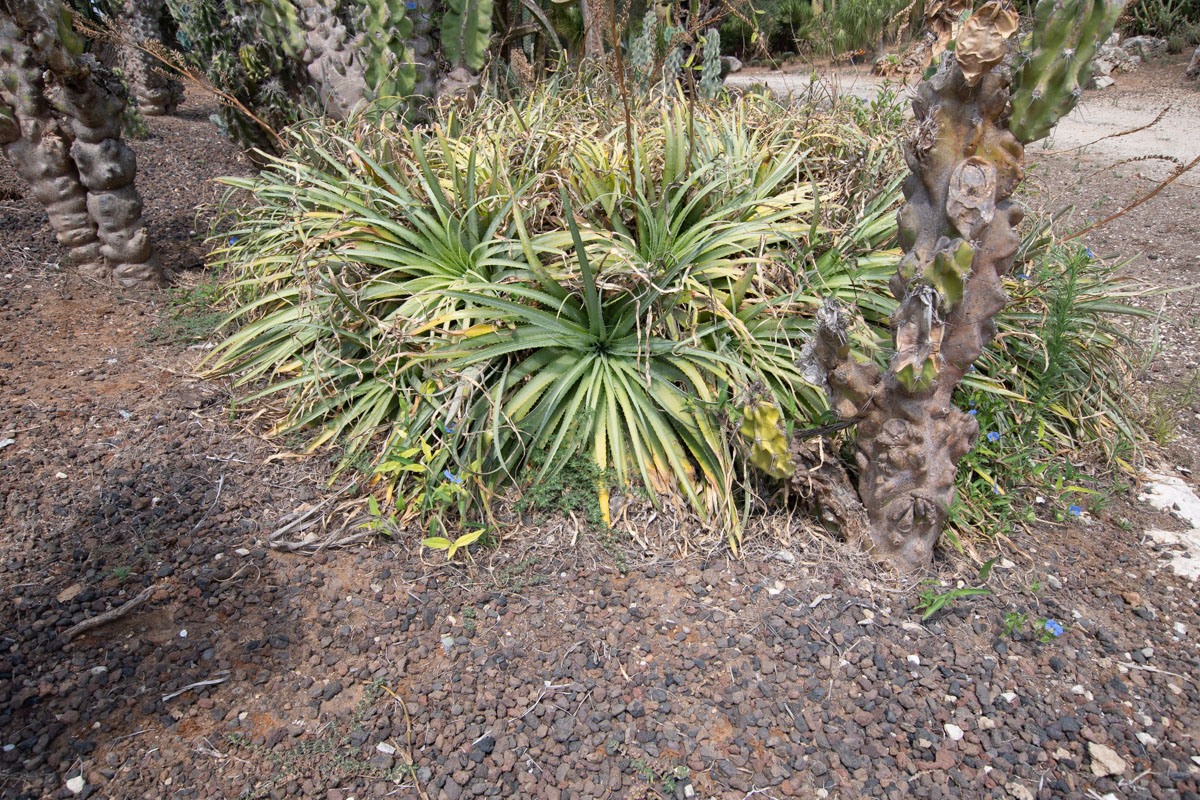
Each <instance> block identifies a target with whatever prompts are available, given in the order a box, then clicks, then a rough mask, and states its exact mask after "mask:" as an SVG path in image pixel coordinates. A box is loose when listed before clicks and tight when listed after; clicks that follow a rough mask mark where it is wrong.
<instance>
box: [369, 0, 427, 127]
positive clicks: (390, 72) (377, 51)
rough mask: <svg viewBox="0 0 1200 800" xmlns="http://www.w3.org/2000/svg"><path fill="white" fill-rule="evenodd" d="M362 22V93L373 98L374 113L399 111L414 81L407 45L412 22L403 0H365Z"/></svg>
mask: <svg viewBox="0 0 1200 800" xmlns="http://www.w3.org/2000/svg"><path fill="white" fill-rule="evenodd" d="M362 25H363V34H364V36H363V41H364V47H365V49H366V55H365V58H366V62H367V69H366V71H365V75H364V76H365V78H366V81H367V92H366V96H367V98H368V99H369V100H373V101H375V103H374V106H373V110H374V111H375V112H377V113H382V112H389V111H397V110H401V109H403V108H405V107H406V106H407V105H408V102H409V98H410V96H411V95H412V93H413V88H414V87H415V86H416V81H417V65H416V62H415V60H414V59H413V56H412V53H411V51H410V50H409V48H408V44H407V42H408V38H409V36H411V35H412V30H413V24H412V20H411V19H409V18H408V16H407V14H405V0H366V8H365V10H364V14H363V20H362Z"/></svg>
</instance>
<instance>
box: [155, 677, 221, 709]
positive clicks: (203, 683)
mask: <svg viewBox="0 0 1200 800" xmlns="http://www.w3.org/2000/svg"><path fill="white" fill-rule="evenodd" d="M227 680H229V676H228V675H226V676H225V677H223V678H210V679H208V680H206V681H196V682H195V683H189V684H188V685H187V686H185V687H183V688H182V689H176V690H175V691H173V692H171V693H170V694H164V695H163V696H162V701H163V702H164V703H166V702H168V701H170V700H174V699H175V698H176V697H179V695H181V694H183V693H184V692H190V691H191V690H192V689H202V688H204V687H205V686H216V685H217V684H218V683H224V682H225V681H227Z"/></svg>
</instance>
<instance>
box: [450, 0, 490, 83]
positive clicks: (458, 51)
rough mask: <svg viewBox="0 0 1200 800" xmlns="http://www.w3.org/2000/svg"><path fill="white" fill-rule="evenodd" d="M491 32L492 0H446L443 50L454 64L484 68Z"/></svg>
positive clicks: (472, 70)
mask: <svg viewBox="0 0 1200 800" xmlns="http://www.w3.org/2000/svg"><path fill="white" fill-rule="evenodd" d="M491 32H492V0H446V13H445V14H444V15H443V16H442V52H443V55H444V56H445V57H446V61H448V62H450V64H451V65H452V66H454V67H465V68H466V69H468V70H470V71H471V72H478V71H479V70H481V69H483V64H484V61H485V59H486V58H487V48H488V41H489V39H490V36H491Z"/></svg>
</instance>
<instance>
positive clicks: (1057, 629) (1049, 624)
mask: <svg viewBox="0 0 1200 800" xmlns="http://www.w3.org/2000/svg"><path fill="white" fill-rule="evenodd" d="M1042 627H1044V628H1045V629H1046V632H1047V633H1049V634H1050V635H1051V636H1054V637H1055V638H1058V637H1059V636H1062V635H1063V626H1062V625H1059V624H1058V623H1057V622H1055V621H1054V620H1052V619H1048V620H1046V622H1045V624H1044V625H1043V626H1042Z"/></svg>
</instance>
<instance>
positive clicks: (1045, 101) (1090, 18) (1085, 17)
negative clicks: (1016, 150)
mask: <svg viewBox="0 0 1200 800" xmlns="http://www.w3.org/2000/svg"><path fill="white" fill-rule="evenodd" d="M1124 7H1125V3H1124V2H1123V0H1040V1H1039V2H1038V4H1037V8H1036V9H1035V11H1034V28H1033V33H1032V34H1031V36H1030V43H1029V48H1028V53H1027V55H1026V56H1025V57H1024V58H1023V60H1022V62H1021V63H1020V65H1019V66H1018V68H1017V69H1016V72H1015V74H1014V75H1013V86H1012V118H1011V119H1010V120H1009V130H1011V131H1012V132H1013V135H1014V136H1016V137H1017V139H1019V140H1020V141H1021V142H1023V143H1025V144H1028V143H1030V142H1036V141H1038V140H1039V139H1044V138H1045V137H1046V136H1047V135H1049V133H1050V129H1051V128H1053V127H1054V124H1055V123H1056V122H1058V120H1059V119H1061V118H1062V117H1064V116H1066V115H1067V114H1069V113H1070V112H1071V109H1073V108H1074V107H1075V104H1076V103H1078V102H1079V96H1080V93H1081V92H1082V90H1083V86H1084V84H1086V83H1087V81H1088V79H1089V78H1090V77H1091V74H1092V57H1093V56H1094V55H1095V54H1096V48H1097V47H1099V46H1100V44H1101V43H1102V42H1104V41H1105V40H1106V39H1107V38H1108V36H1109V34H1110V33H1112V29H1113V25H1115V24H1116V21H1117V17H1119V16H1120V14H1121V10H1122V9H1123V8H1124Z"/></svg>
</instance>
